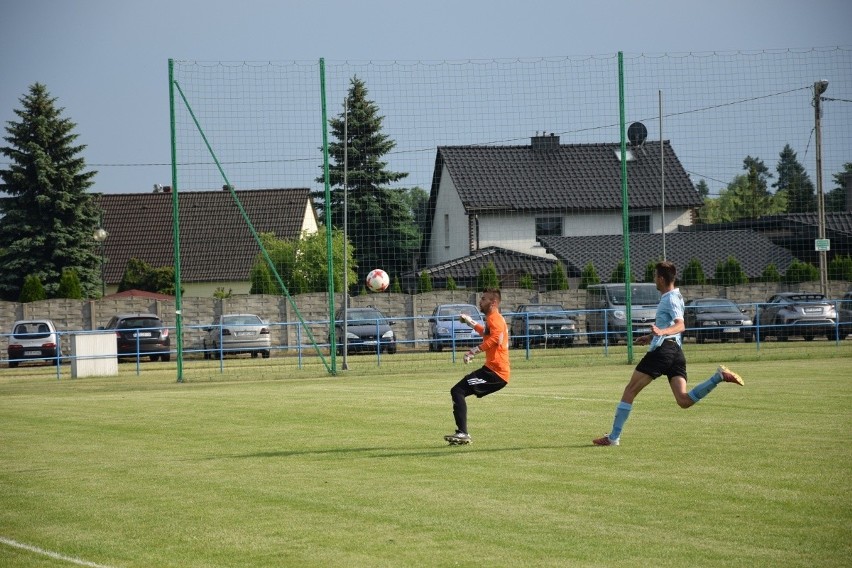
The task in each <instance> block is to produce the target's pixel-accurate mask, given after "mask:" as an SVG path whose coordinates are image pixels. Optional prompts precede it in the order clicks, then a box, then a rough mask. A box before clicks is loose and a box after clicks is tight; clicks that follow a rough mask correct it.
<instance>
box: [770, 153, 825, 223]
mask: <svg viewBox="0 0 852 568" xmlns="http://www.w3.org/2000/svg"><path fill="white" fill-rule="evenodd" d="M775 169H776V171H777V172H778V181H777V182H775V183H774V184H772V187H774V188H776V190H777V191H783V192H785V193H786V194H787V213H807V212H810V211H816V209H817V204H816V194H815V192H814V184H813V183H811V179H810V178H809V177H808V172H807V171H805V167H804V166H803V165H802V164H800V163H799V160H798V159H797V157H796V153H795V152H794V151H793V148H791V147H790V145H789V144H786V145H785V146H784V149H783V150H781V154H780V155H779V159H778V166H777V167H776V168H775Z"/></svg>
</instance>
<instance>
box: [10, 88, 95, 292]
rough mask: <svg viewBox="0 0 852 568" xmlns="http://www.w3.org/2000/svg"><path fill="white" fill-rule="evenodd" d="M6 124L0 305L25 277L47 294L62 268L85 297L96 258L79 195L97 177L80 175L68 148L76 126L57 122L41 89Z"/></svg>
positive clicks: (89, 217) (89, 207)
mask: <svg viewBox="0 0 852 568" xmlns="http://www.w3.org/2000/svg"><path fill="white" fill-rule="evenodd" d="M20 101H21V104H22V108H20V109H16V110H15V111H14V112H15V114H16V115H17V116H18V117H19V118H20V120H19V121H9V122H7V123H6V132H7V134H8V135H7V136H5V137H4V140H5V141H6V142H7V143H8V144H9V145H8V146H4V147H0V153H2V154H3V155H4V156H5V157H6V158H8V159H9V162H10V163H9V166H8V169H3V170H0V178H2V180H3V182H4V183H5V188H4V192H5V193H6V194H7V195H8V198H7V199H4V200H0V217H2V219H3V222H2V223H0V251H2V252H0V266H2V267H3V270H2V271H0V298H5V299H8V300H11V299H14V298H17V297H18V294H19V291H20V290H21V287H22V285H23V282H24V277H25V275H28V274H32V275H37V276H38V277H39V280H40V281H41V282H43V285H44V287H45V290H46V292H47V294H48V295H53V294H54V293H55V292H56V290H57V288H58V287H59V280H60V278H61V275H62V269H63V268H74V269H75V270H76V271H77V273H78V275H79V277H80V279H81V282H82V287H83V290H84V292H85V294H86V295H87V296H90V295H92V294H93V293H94V292H95V291H96V290H98V289H99V288H100V270H99V266H100V255H99V254H98V249H97V246H96V243H95V241H94V239H93V238H92V233H93V231H94V229H95V227H97V225H98V219H99V216H100V211H99V210H98V207H97V204H96V203H95V201H94V199H93V196H92V195H91V194H89V193H86V190H87V189H88V188H89V187H91V186H92V183H93V182H92V178H93V177H94V176H95V174H96V173H97V172H95V171H88V172H86V171H84V170H85V167H86V163H85V160H84V159H83V158H82V157H80V156H79V154H80V153H81V152H82V151H83V149H84V148H85V146H84V145H76V146H75V145H74V141H75V140H76V139H77V137H78V135H77V134H74V132H73V131H74V129H75V128H76V124H74V123H73V122H71V120H70V119H68V118H63V117H62V116H61V115H62V111H63V110H64V109H62V108H57V107H56V106H55V103H56V99H55V98H51V97H50V94H49V93H48V92H47V88H46V87H45V86H44V85H41V84H39V83H36V84H34V85H32V86H31V87H30V89H29V93H28V94H27V95H25V96H23V97H22V98H21V99H20Z"/></svg>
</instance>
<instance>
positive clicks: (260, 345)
mask: <svg viewBox="0 0 852 568" xmlns="http://www.w3.org/2000/svg"><path fill="white" fill-rule="evenodd" d="M204 331H205V332H206V335H205V336H204V339H203V340H202V347H203V349H204V358H205V359H212V358H216V359H218V358H220V357H222V356H224V355H236V354H238V353H249V354H251V356H252V357H253V358H254V357H257V356H258V355H262V356H263V358H264V359H268V358H269V348H270V346H271V339H270V335H269V326H268V325H267V323H266V322H265V321H263V320H262V319H261V318H260V317H259V316H256V315H254V314H222V315H220V316H216V317H215V318H214V319H213V323H211V324H210V325H209V326H207V327H205V328H204Z"/></svg>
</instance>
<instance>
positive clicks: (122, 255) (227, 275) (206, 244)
mask: <svg viewBox="0 0 852 568" xmlns="http://www.w3.org/2000/svg"><path fill="white" fill-rule="evenodd" d="M236 194H237V197H238V198H239V200H240V202H241V203H242V205H243V208H244V209H245V211H246V214H247V215H248V217H249V219H251V222H252V224H253V225H254V228H255V231H257V232H258V233H275V235H276V237H278V238H298V237H299V236H300V235H301V232H302V223H303V221H304V217H305V210H306V207H307V206H308V204H309V203H310V190H309V189H307V188H294V189H255V190H238V191H236ZM178 197H179V199H178V204H179V210H178V214H179V216H180V247H181V259H180V260H181V280H183V281H185V282H208V281H220V280H237V281H239V280H247V279H248V278H249V273H250V270H251V265H252V262H253V261H254V257H255V255H256V254H257V253H258V252H260V249H259V247H258V245H257V243H256V242H255V240H254V237H253V236H252V234H251V231H250V230H249V228H248V226H247V225H246V222H245V221H244V220H243V217H242V215H241V213H240V210H239V208H238V207H237V204H236V202H235V201H234V199H233V197H232V196H231V193H230V192H228V191H186V192H180V193H179V194H178ZM96 200H97V202H98V204H99V205H100V206H101V208H102V209H103V210H104V228H105V229H106V231H107V233H108V234H109V237H108V238H107V240H106V241H105V246H104V255H105V256H106V258H107V262H106V266H105V269H104V276H105V280H106V282H107V283H109V284H117V283H118V282H119V281H120V280H121V277H122V275H123V273H124V269H125V267H126V265H127V261H128V260H129V259H130V258H134V257H135V258H139V259H142V260H144V261H145V262H147V263H149V264H150V265H151V266H153V267H155V268H156V267H161V266H173V265H174V240H173V238H172V234H173V223H172V194H171V193H125V194H101V195H97V196H96Z"/></svg>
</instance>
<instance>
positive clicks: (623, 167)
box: [618, 51, 633, 363]
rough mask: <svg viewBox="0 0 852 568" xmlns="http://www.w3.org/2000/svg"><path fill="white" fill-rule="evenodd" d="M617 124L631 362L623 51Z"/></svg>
mask: <svg viewBox="0 0 852 568" xmlns="http://www.w3.org/2000/svg"><path fill="white" fill-rule="evenodd" d="M618 116H619V119H618V126H619V131H620V133H621V224H622V232H623V234H624V237H623V238H624V288H625V290H624V292H625V298H626V303H627V306H626V307H627V310H626V313H625V319H626V320H627V362H628V363H633V300H632V298H631V294H630V280H631V278H630V273H631V271H630V223H629V222H628V220H629V211H630V207H629V204H628V202H627V138H626V132H627V131H626V130H625V120H624V53H623V52H621V51H619V52H618Z"/></svg>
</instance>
